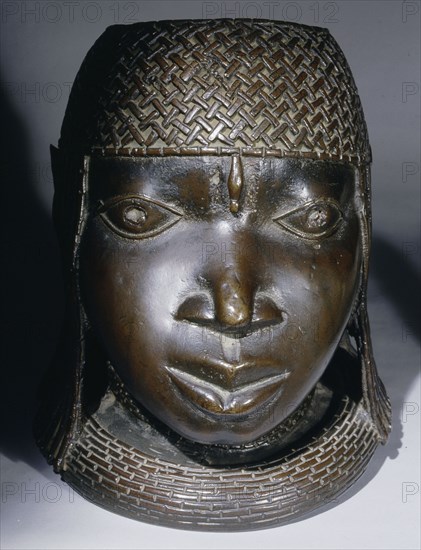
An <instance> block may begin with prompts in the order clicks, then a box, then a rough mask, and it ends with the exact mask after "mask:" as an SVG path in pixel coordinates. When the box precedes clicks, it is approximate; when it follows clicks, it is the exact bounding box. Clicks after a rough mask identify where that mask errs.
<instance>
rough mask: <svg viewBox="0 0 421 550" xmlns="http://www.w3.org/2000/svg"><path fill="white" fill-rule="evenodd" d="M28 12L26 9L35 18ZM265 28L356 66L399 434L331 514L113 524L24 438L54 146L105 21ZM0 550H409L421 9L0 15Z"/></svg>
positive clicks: (378, 339)
mask: <svg viewBox="0 0 421 550" xmlns="http://www.w3.org/2000/svg"><path fill="white" fill-rule="evenodd" d="M31 10H32V11H31ZM206 17H262V18H267V19H270V18H275V19H285V20H290V21H296V22H301V23H307V24H313V25H314V24H316V25H319V26H325V27H328V28H329V29H330V31H331V32H332V34H333V35H334V36H335V38H336V39H337V41H338V42H339V44H340V45H341V47H342V49H343V50H344V52H345V55H346V56H347V59H348V61H349V63H350V65H351V67H352V70H353V73H354V77H355V80H356V82H357V85H358V88H359V91H360V95H361V99H362V103H363V106H364V110H365V115H366V119H367V123H368V128H369V133H370V139H371V144H372V148H373V157H374V165H373V172H372V174H373V223H374V234H373V237H374V238H373V254H372V264H371V273H370V292H369V312H370V317H371V325H372V335H373V343H374V351H375V356H376V359H377V363H378V367H379V370H380V373H381V376H382V378H383V380H384V382H385V384H386V386H387V388H388V391H389V394H390V396H391V399H392V404H393V410H394V421H393V422H394V423H393V432H392V435H391V438H390V441H389V443H388V445H387V446H386V447H383V448H381V449H379V450H378V451H377V453H376V455H375V458H374V460H373V462H372V463H371V465H370V467H369V469H368V471H367V472H366V474H365V475H364V476H363V478H362V479H361V480H360V481H359V482H358V483H357V484H356V485H355V487H354V488H353V489H352V490H351V491H350V492H349V493H347V495H346V496H344V497H342V498H341V499H339V501H338V503H336V504H339V505H337V506H335V505H333V506H332V505H330V506H328V507H327V508H326V509H325V510H324V511H323V513H320V514H318V515H315V516H313V517H311V518H309V519H307V520H305V521H302V522H299V523H295V524H292V525H289V526H287V527H282V528H278V529H271V530H268V531H260V532H253V533H244V534H235V535H234V534H208V533H188V532H182V531H174V530H169V529H165V528H162V527H155V526H149V525H144V524H139V523H136V522H134V521H131V520H128V519H124V518H120V517H118V516H115V515H113V514H110V513H108V512H105V511H103V510H101V509H100V508H98V507H96V506H94V505H92V504H89V503H88V502H85V501H83V500H82V499H81V498H80V497H78V496H77V495H75V494H73V493H72V492H71V491H70V490H69V489H68V488H67V487H66V486H65V485H64V484H62V483H61V482H60V481H59V479H58V478H57V476H55V475H54V474H53V472H52V471H51V469H50V468H49V467H48V466H47V465H46V464H44V461H43V459H42V458H41V456H40V455H39V453H38V451H37V450H36V448H35V446H34V444H33V441H32V436H31V418H32V414H33V410H34V403H35V390H36V387H37V385H38V383H39V380H40V378H41V376H42V373H43V372H44V370H45V368H46V366H47V365H48V363H49V362H50V361H51V358H52V356H53V353H54V349H55V346H56V343H57V338H58V334H59V327H60V323H61V319H62V306H63V295H62V290H61V274H60V264H59V258H58V250H57V244H56V240H55V236H54V232H53V229H52V226H51V221H50V205H51V199H52V191H53V189H52V179H51V172H50V162H49V144H50V143H53V144H57V140H58V137H59V131H60V125H61V121H62V119H63V115H64V110H65V107H66V103H67V99H68V95H69V90H70V85H71V83H72V81H73V79H74V77H75V74H76V72H77V70H78V68H79V66H80V64H81V62H82V59H83V57H84V55H85V54H86V52H87V50H88V49H89V47H90V46H91V45H92V43H93V42H94V40H95V39H96V38H97V37H98V36H99V35H100V34H101V33H102V32H103V30H104V29H105V28H106V27H107V26H108V25H111V24H113V23H130V22H136V21H146V20H151V19H180V18H196V19H200V18H206ZM0 18H1V21H0V23H1V75H0V76H1V83H2V86H1V94H2V101H1V102H0V104H1V108H2V125H1V134H2V147H1V152H2V162H1V169H2V191H3V192H4V194H3V197H4V198H3V201H2V203H1V207H0V208H1V216H0V217H1V219H2V222H3V228H2V232H1V235H2V246H3V253H2V254H3V256H2V258H3V264H2V269H1V275H2V283H3V284H2V285H1V292H2V301H1V303H2V306H3V308H2V309H3V316H2V328H1V333H2V335H4V336H5V338H4V342H3V344H2V347H1V351H2V360H1V364H2V377H3V378H4V380H3V385H2V388H3V392H2V400H1V404H2V409H4V412H3V418H4V422H3V429H2V439H1V450H2V458H1V466H2V468H1V488H2V501H1V507H2V523H1V547H2V548H31V549H36V548H66V549H67V548H69V549H70V548H72V549H73V548H93V549H94V548H95V549H96V548H262V549H264V548H297V549H301V548H315V549H316V548H350V549H351V548H353V549H355V548H382V549H383V548H396V549H400V548H405V549H406V548H418V547H419V544H420V541H419V519H418V518H419V516H418V514H419V504H420V496H419V495H420V492H419V488H420V475H419V460H420V457H419V452H420V451H419V449H420V445H419V427H420V412H419V410H420V390H419V368H420V340H419V339H420V334H419V316H420V314H419V311H420V305H421V304H420V290H419V280H418V273H419V266H420V3H419V2H417V1H413V2H412V1H406V2H400V1H399V2H398V1H393V0H391V1H382V2H376V1H368V2H362V1H350V2H348V1H335V2H325V1H320V2H313V1H309V2H306V1H297V2H283V1H269V0H268V1H265V2H252V1H250V2H238V1H237V2H217V1H215V2H199V1H194V0H192V1H183V2H181V1H178V0H173V1H155V2H152V1H137V2H129V1H125V0H122V1H121V2H118V1H110V2H107V1H103V2H90V1H77V0H76V1H73V2H67V3H66V2H58V1H50V2H43V1H41V2H31V1H27V2H20V1H17V2H14V1H10V2H7V1H3V2H2V4H1V14H0Z"/></svg>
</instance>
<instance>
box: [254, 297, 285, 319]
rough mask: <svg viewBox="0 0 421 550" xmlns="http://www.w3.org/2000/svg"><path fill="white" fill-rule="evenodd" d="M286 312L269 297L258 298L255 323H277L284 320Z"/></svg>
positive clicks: (255, 306) (255, 308) (255, 307)
mask: <svg viewBox="0 0 421 550" xmlns="http://www.w3.org/2000/svg"><path fill="white" fill-rule="evenodd" d="M284 315H285V313H284V312H283V311H282V310H281V309H279V307H278V306H277V305H276V304H275V302H274V301H273V300H271V299H270V298H268V297H264V298H256V300H255V304H254V313H253V321H252V322H253V323H258V324H260V325H262V324H265V325H266V324H271V325H272V324H277V323H282V322H283V321H284Z"/></svg>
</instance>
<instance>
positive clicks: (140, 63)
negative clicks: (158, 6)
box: [38, 20, 390, 530]
mask: <svg viewBox="0 0 421 550" xmlns="http://www.w3.org/2000/svg"><path fill="white" fill-rule="evenodd" d="M52 162H53V173H54V180H55V187H56V191H55V201H54V218H55V222H56V226H57V231H58V235H59V238H60V244H61V249H62V253H63V264H64V272H65V277H66V283H67V292H68V293H67V296H68V308H67V316H66V319H67V320H66V324H65V327H64V331H63V340H62V345H61V347H60V349H59V351H58V354H57V360H56V362H55V364H54V366H53V368H52V370H51V373H50V380H49V382H48V385H47V386H46V387H47V388H48V389H47V390H46V392H45V395H44V398H43V401H44V402H43V407H42V410H41V413H40V418H39V422H38V441H39V445H40V447H41V449H42V450H43V452H44V454H45V455H46V457H47V459H48V460H49V462H50V463H52V464H54V467H55V470H56V471H57V472H59V473H60V475H61V476H62V477H63V479H64V480H65V481H67V482H68V483H69V484H71V485H72V486H73V487H74V488H75V489H76V490H77V491H78V492H80V493H81V494H82V495H83V496H85V497H86V498H88V499H89V500H92V501H94V502H95V503H97V504H99V505H101V506H103V507H105V508H107V509H110V510H113V511H115V512H117V513H120V514H123V515H126V516H128V517H132V518H135V519H140V520H143V521H149V522H155V523H160V524H163V525H167V526H172V527H180V528H190V529H212V530H247V529H258V528H264V527H268V526H273V525H281V524H283V523H286V522H288V521H291V520H292V519H295V518H297V517H299V516H302V515H304V514H306V513H308V512H310V511H312V510H314V509H315V508H317V507H319V506H321V505H323V504H326V503H327V502H329V501H330V500H332V499H334V498H335V497H336V496H337V495H339V494H341V493H342V492H343V491H344V490H345V489H346V488H348V487H349V486H350V485H351V484H352V483H353V482H354V481H355V480H356V479H357V478H358V477H359V476H360V475H361V473H362V472H363V471H364V469H365V467H366V465H367V463H368V461H369V459H370V458H371V456H372V454H373V452H374V450H375V449H376V447H377V445H378V444H379V443H380V442H382V443H383V442H385V440H386V439H387V435H388V432H389V429H390V405H389V402H388V399H387V396H386V394H385V392H384V388H383V385H382V383H381V381H380V380H379V378H378V375H377V371H376V367H375V364H374V360H373V357H372V350H371V343H370V334H369V325H368V319H367V312H366V286H367V274H368V259H369V249H370V223H371V215H370V162H371V156H370V147H369V143H368V136H367V130H366V125H365V121H364V116H363V112H362V109H361V105H360V101H359V97H358V93H357V90H356V87H355V84H354V81H353V78H352V75H351V72H350V69H349V67H348V65H347V63H346V60H345V58H344V56H343V53H342V52H341V50H340V49H339V47H338V45H337V44H336V42H335V41H334V39H333V38H332V37H331V36H330V34H329V33H328V31H327V30H325V29H321V28H316V27H308V26H305V25H297V24H290V23H283V22H274V21H264V20H262V21H252V20H206V21H163V22H152V23H138V24H135V25H130V26H113V27H110V28H109V29H107V30H106V31H105V33H104V34H103V35H102V36H101V37H100V38H99V40H98V41H97V42H96V43H95V45H94V46H93V47H92V49H91V50H90V52H89V53H88V55H87V57H86V58H85V61H84V62H83V64H82V67H81V69H80V71H79V73H78V76H77V78H76V81H75V83H74V86H73V88H72V92H71V96H70V100H69V104H68V107H67V111H66V115H65V119H64V123H63V127H62V133H61V138H60V142H59V148H58V149H55V148H52ZM51 388H54V391H53V392H51Z"/></svg>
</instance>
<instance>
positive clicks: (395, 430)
mask: <svg viewBox="0 0 421 550" xmlns="http://www.w3.org/2000/svg"><path fill="white" fill-rule="evenodd" d="M370 283H371V284H369V289H370V287H371V286H374V287H375V288H376V291H378V290H379V291H381V295H382V297H384V298H385V299H387V300H388V301H389V302H390V304H391V305H392V306H393V308H394V310H395V311H396V316H395V318H394V324H395V326H396V328H399V330H402V328H401V327H403V330H404V331H407V333H408V335H409V334H411V335H412V336H416V337H417V339H418V341H420V340H421V335H420V314H419V311H420V309H419V306H420V300H421V284H420V274H419V273H418V272H417V269H416V268H415V267H414V264H413V262H411V261H410V260H409V256H407V255H404V254H403V251H402V249H401V248H400V247H398V246H396V245H395V244H393V243H392V242H390V241H388V240H387V239H386V238H384V237H383V236H380V235H374V236H373V242H372V253H371V259H370ZM369 314H370V307H369ZM405 367H406V368H405V369H402V368H396V363H395V362H394V361H389V362H385V363H384V364H381V365H380V368H379V374H380V377H381V379H382V380H383V382H384V383H385V386H386V390H387V393H388V395H389V397H390V400H391V403H392V432H391V434H390V436H389V439H388V441H387V443H386V445H381V446H380V447H379V448H378V449H377V450H376V452H375V454H374V456H373V458H372V459H371V461H370V462H369V464H368V467H367V469H366V471H365V472H364V474H363V475H362V477H361V478H360V479H359V480H358V481H357V482H356V483H355V484H354V485H353V486H352V487H351V488H350V489H348V490H347V491H346V492H345V493H344V494H343V495H340V496H339V497H337V498H336V499H335V500H334V501H331V502H329V503H328V504H326V505H325V506H323V508H322V509H317V510H315V511H314V512H311V513H310V514H308V515H306V516H305V518H310V517H313V516H315V515H318V514H320V513H322V512H326V511H328V510H330V509H332V508H334V507H336V506H338V505H340V504H341V503H343V502H345V501H347V500H348V499H350V498H353V497H354V496H355V495H356V494H357V493H359V492H360V491H361V489H363V488H364V487H365V486H366V485H368V483H369V482H370V481H371V480H372V479H374V478H375V477H376V475H377V474H378V472H379V471H380V469H381V468H382V466H383V464H384V462H385V461H386V459H387V458H389V459H391V460H394V459H396V458H397V457H398V456H399V449H400V448H401V446H402V436H403V425H402V414H401V411H402V407H403V405H404V402H405V396H406V394H407V392H408V390H409V388H410V387H411V385H412V383H413V382H414V380H416V378H417V376H418V375H419V373H420V365H419V363H418V364H417V362H416V361H414V362H413V363H411V364H409V365H405ZM298 521H300V520H298ZM294 523H295V522H294Z"/></svg>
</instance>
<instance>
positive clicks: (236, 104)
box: [60, 20, 370, 164]
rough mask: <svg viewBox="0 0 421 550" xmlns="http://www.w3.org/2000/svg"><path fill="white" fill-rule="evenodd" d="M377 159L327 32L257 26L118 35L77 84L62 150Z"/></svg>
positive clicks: (143, 29)
mask: <svg viewBox="0 0 421 550" xmlns="http://www.w3.org/2000/svg"><path fill="white" fill-rule="evenodd" d="M75 144H78V147H80V148H81V149H83V150H84V152H88V151H89V152H91V151H92V149H98V148H99V149H100V150H101V151H102V152H103V153H105V154H107V153H108V154H123V155H171V154H230V153H232V152H240V153H242V154H253V155H255V154H262V155H275V156H298V157H308V158H321V159H325V158H328V159H338V160H345V161H350V162H355V163H358V164H360V163H367V162H370V147H369V143H368V136H367V129H366V124H365V120H364V115H363V112H362V109H361V104H360V100H359V97H358V92H357V89H356V87H355V84H354V80H353V77H352V74H351V72H350V69H349V67H348V64H347V62H346V60H345V58H344V55H343V53H342V51H341V50H340V48H339V46H338V45H337V43H336V41H335V40H334V39H333V38H332V36H331V35H330V34H329V32H328V31H327V30H325V29H321V28H315V27H308V26H305V25H297V24H291V23H284V22H274V21H251V20H203V21H196V22H195V24H194V25H192V23H191V21H161V22H152V23H137V24H134V25H129V26H113V27H109V29H107V31H106V32H105V33H104V35H103V36H102V37H101V38H100V39H99V40H98V41H97V42H96V43H95V45H94V46H93V48H92V49H91V50H90V52H89V53H88V55H87V57H86V59H85V61H84V63H83V65H82V67H81V70H80V71H79V74H78V77H77V79H76V81H75V84H74V86H73V90H72V93H71V97H70V101H69V105H68V109H67V111H66V116H65V120H64V123H63V128H62V136H61V140H60V146H61V147H64V148H68V147H70V148H74V146H75Z"/></svg>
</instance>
